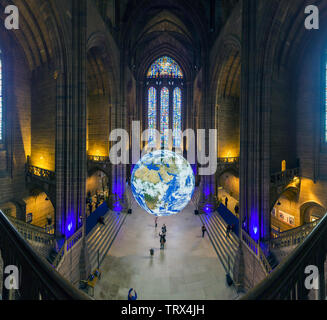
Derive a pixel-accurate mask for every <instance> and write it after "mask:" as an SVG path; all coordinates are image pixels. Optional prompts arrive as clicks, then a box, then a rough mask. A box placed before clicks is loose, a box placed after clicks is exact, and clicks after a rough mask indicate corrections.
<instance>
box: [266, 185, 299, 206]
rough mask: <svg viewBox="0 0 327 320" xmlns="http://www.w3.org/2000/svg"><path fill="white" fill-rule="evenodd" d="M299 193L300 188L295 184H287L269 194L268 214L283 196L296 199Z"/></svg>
mask: <svg viewBox="0 0 327 320" xmlns="http://www.w3.org/2000/svg"><path fill="white" fill-rule="evenodd" d="M299 193H300V187H299V186H298V185H295V184H289V185H288V186H286V187H284V188H283V187H281V188H279V189H278V190H276V191H275V192H271V202H270V212H271V210H272V209H273V207H274V206H275V204H276V203H277V202H278V200H279V198H280V197H281V196H282V195H283V194H287V195H289V196H290V197H294V198H296V197H298V195H299Z"/></svg>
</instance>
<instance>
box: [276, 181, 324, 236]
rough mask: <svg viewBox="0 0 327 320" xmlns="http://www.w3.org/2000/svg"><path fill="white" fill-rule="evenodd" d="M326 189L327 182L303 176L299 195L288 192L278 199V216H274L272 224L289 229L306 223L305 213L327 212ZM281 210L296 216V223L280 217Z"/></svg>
mask: <svg viewBox="0 0 327 320" xmlns="http://www.w3.org/2000/svg"><path fill="white" fill-rule="evenodd" d="M326 189H327V182H321V181H320V182H316V183H314V181H313V180H311V179H308V178H302V179H301V189H300V193H299V194H298V195H292V194H291V193H289V192H287V193H285V194H283V195H282V196H281V197H280V198H279V199H278V202H277V203H276V204H275V206H274V208H275V210H276V215H277V217H276V218H274V217H273V218H272V224H273V225H276V226H277V225H278V226H280V228H281V230H288V229H290V228H294V227H298V226H300V225H302V224H304V222H305V221H304V215H305V214H309V215H310V212H312V213H314V212H319V211H320V212H324V211H325V212H326V211H327V209H326V208H327V199H326ZM278 203H279V204H278ZM307 210H308V211H307ZM280 211H281V212H282V213H283V212H284V213H286V214H289V215H291V216H294V222H295V223H294V225H290V224H289V223H285V222H284V221H283V219H280V218H279V217H278V215H279V212H280ZM307 222H308V221H307Z"/></svg>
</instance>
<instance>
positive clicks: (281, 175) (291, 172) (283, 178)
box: [270, 168, 300, 186]
mask: <svg viewBox="0 0 327 320" xmlns="http://www.w3.org/2000/svg"><path fill="white" fill-rule="evenodd" d="M299 175H300V168H294V169H288V170H286V171H283V172H277V173H274V174H272V175H271V176H270V182H271V183H272V184H274V185H276V186H283V185H287V184H288V183H290V182H291V181H292V179H293V178H294V177H299Z"/></svg>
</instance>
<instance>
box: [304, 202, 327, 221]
mask: <svg viewBox="0 0 327 320" xmlns="http://www.w3.org/2000/svg"><path fill="white" fill-rule="evenodd" d="M326 211H327V210H326V208H324V207H323V206H322V205H321V204H319V203H317V202H315V201H307V202H305V203H303V204H302V205H301V207H300V221H301V225H303V224H306V223H310V222H311V217H315V218H317V219H321V218H322V217H323V216H324V215H325V214H326Z"/></svg>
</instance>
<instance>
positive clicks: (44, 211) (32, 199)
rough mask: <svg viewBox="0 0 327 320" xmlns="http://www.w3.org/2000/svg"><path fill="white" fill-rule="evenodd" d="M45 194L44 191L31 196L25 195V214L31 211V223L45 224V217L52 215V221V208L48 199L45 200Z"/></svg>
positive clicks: (36, 224) (42, 225)
mask: <svg viewBox="0 0 327 320" xmlns="http://www.w3.org/2000/svg"><path fill="white" fill-rule="evenodd" d="M46 198H47V195H46V194H45V193H44V192H40V193H36V194H35V195H33V196H28V197H25V198H24V199H23V200H24V202H25V203H26V215H27V214H28V213H32V217H33V219H32V222H31V224H32V225H35V226H39V227H42V228H43V227H44V226H45V225H46V224H47V217H48V215H50V216H51V217H52V222H54V208H53V205H52V203H51V201H50V200H46Z"/></svg>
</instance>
